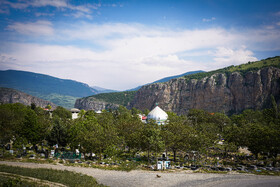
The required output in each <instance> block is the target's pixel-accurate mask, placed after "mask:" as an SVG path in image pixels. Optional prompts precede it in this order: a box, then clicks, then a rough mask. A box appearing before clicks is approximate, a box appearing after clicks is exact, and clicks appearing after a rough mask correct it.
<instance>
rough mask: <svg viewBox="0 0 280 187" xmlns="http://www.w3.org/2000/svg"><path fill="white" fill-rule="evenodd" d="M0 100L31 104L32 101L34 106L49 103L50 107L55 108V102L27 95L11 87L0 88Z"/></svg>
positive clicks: (42, 105)
mask: <svg viewBox="0 0 280 187" xmlns="http://www.w3.org/2000/svg"><path fill="white" fill-rule="evenodd" d="M0 102H1V103H22V104H24V105H31V103H34V104H35V105H36V106H39V107H42V108H44V107H46V106H47V105H51V106H52V108H55V107H56V106H55V104H53V103H51V102H49V101H46V100H43V99H39V98H37V97H34V96H32V95H28V94H26V93H24V92H20V91H18V90H14V89H11V88H0Z"/></svg>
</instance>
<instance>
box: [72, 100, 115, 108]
mask: <svg viewBox="0 0 280 187" xmlns="http://www.w3.org/2000/svg"><path fill="white" fill-rule="evenodd" d="M118 107H119V105H117V104H113V103H108V102H104V101H101V100H97V99H95V98H92V97H89V98H86V97H85V98H81V99H77V100H76V102H75V108H78V109H80V110H81V109H84V110H95V111H98V110H104V109H105V110H107V109H117V108H118Z"/></svg>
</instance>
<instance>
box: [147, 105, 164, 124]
mask: <svg viewBox="0 0 280 187" xmlns="http://www.w3.org/2000/svg"><path fill="white" fill-rule="evenodd" d="M167 118H168V115H167V113H166V112H164V111H163V110H162V109H161V108H160V107H159V106H156V107H155V108H154V109H153V110H152V111H151V112H150V113H149V114H148V116H147V120H150V119H153V120H155V121H156V123H157V124H159V125H162V124H165V122H166V120H167Z"/></svg>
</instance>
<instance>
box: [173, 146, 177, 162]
mask: <svg viewBox="0 0 280 187" xmlns="http://www.w3.org/2000/svg"><path fill="white" fill-rule="evenodd" d="M173 156H174V162H176V150H175V149H173Z"/></svg>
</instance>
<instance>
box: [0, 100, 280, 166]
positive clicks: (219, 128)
mask: <svg viewBox="0 0 280 187" xmlns="http://www.w3.org/2000/svg"><path fill="white" fill-rule="evenodd" d="M270 101H271V103H270V106H271V108H268V109H264V110H257V111H254V110H245V111H243V112H242V113H241V114H238V115H232V116H227V115H225V114H223V113H209V112H206V111H204V110H198V109H192V110H190V111H189V113H188V114H187V115H186V116H178V115H176V114H174V113H168V123H166V124H165V125H161V126H159V125H157V124H156V123H155V121H153V120H149V121H148V122H147V123H143V122H142V121H141V120H140V118H139V116H138V114H139V112H140V111H139V110H137V109H135V108H133V109H132V110H128V109H127V108H125V107H123V106H120V107H119V108H118V109H117V110H114V111H103V112H102V113H101V114H97V113H95V112H94V111H87V112H85V111H83V112H81V113H80V114H79V118H77V119H75V120H71V113H70V112H69V111H67V110H66V109H64V108H62V107H57V108H56V109H55V110H54V111H53V113H52V118H50V115H49V113H47V112H46V111H44V110H42V109H40V108H38V107H36V106H32V107H30V106H24V105H22V104H2V105H0V144H1V148H2V150H3V152H2V154H1V155H2V156H3V157H4V158H7V157H8V158H11V157H14V156H12V155H9V153H8V151H6V150H5V149H4V148H5V147H7V145H8V144H11V146H12V149H13V150H14V155H16V156H20V157H21V156H22V157H29V156H31V155H34V154H37V156H38V155H39V154H40V153H44V154H49V153H50V150H51V149H52V150H53V149H54V148H53V145H55V144H57V145H58V147H59V148H58V149H56V150H57V151H59V152H66V151H68V152H70V151H71V152H74V151H75V150H76V149H78V150H79V151H80V153H82V154H83V155H85V159H86V160H94V161H95V163H96V164H97V166H93V165H91V166H89V165H90V164H88V166H89V167H98V168H99V167H100V168H102V167H103V166H104V167H103V168H105V169H116V170H125V171H130V170H131V169H134V168H138V166H139V163H141V164H143V165H150V164H155V163H156V162H157V159H158V158H159V157H160V156H161V154H162V153H163V152H167V154H168V157H169V158H170V159H172V160H173V161H172V162H173V163H172V165H175V164H182V165H183V164H186V165H187V166H189V165H211V166H213V165H226V166H231V167H235V168H237V166H238V165H239V164H243V165H246V166H250V165H252V164H253V165H257V164H258V165H261V166H263V167H271V165H272V166H274V167H280V165H279V163H280V158H279V156H278V154H279V153H280V126H279V124H280V118H279V116H280V107H279V106H278V105H277V103H276V101H275V99H274V97H273V96H271V100H270ZM11 138H12V140H13V143H11V142H10V140H11ZM23 145H25V147H26V150H24V149H23ZM36 146H37V147H38V148H37V149H35V147H36ZM239 147H247V148H248V150H249V151H251V153H252V154H251V156H248V155H247V156H246V155H244V154H241V153H238V148H239ZM47 150H48V152H47ZM25 151H27V152H25ZM90 153H94V155H91V154H90ZM89 154H90V155H89ZM105 157H106V158H105ZM60 158H62V157H60ZM128 160H132V161H128ZM136 160H137V161H136ZM138 160H140V161H141V162H139V161H138ZM46 161H47V162H51V160H48V159H47V160H46ZM71 161H72V162H70V161H69V163H68V164H74V162H73V161H74V160H73V159H72V160H71ZM134 161H135V162H137V163H134ZM60 162H61V163H64V162H65V160H64V161H63V160H60ZM101 162H104V163H103V164H99V163H101ZM82 164H85V163H82Z"/></svg>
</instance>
